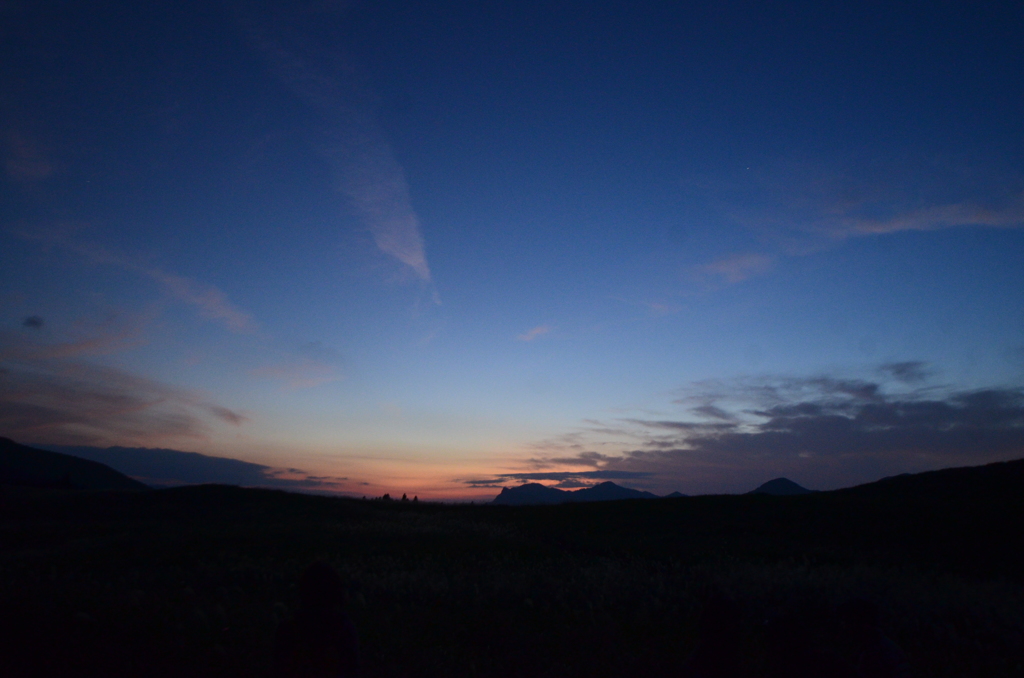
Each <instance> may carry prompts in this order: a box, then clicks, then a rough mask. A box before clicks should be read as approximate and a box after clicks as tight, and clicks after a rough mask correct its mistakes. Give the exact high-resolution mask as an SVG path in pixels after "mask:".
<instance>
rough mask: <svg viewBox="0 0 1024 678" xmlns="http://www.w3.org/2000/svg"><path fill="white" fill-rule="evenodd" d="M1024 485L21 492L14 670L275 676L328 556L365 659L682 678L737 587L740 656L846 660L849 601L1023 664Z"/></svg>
mask: <svg viewBox="0 0 1024 678" xmlns="http://www.w3.org/2000/svg"><path fill="white" fill-rule="evenodd" d="M1022 489H1024V463H1022V462H1013V463H1010V464H1003V465H993V466H989V467H981V468H977V469H959V470H954V471H946V472H939V473H933V474H923V475H920V476H910V477H902V478H895V479H892V480H889V481H883V482H881V483H875V484H872V485H868V486H862V487H860V488H854V489H852V490H844V491H839V492H828V493H819V494H813V495H804V496H794V497H771V496H757V495H753V496H750V495H748V496H728V497H690V498H679V499H659V500H630V501H621V502H607V503H595V504H570V505H563V506H538V507H505V506H446V505H438V504H430V503H426V502H419V503H413V502H380V501H359V500H346V499H331V498H324V497H313V496H303V495H296V494H286V493H283V492H277V491H268V490H252V489H239V488H234V487H226V486H200V487H188V488H179V489H171V490H160V491H149V492H81V491H79V492H73V491H62V490H59V489H31V490H24V489H23V490H15V489H11V488H6V489H5V490H4V493H3V498H2V509H0V511H2V513H0V516H2V523H0V525H2V532H0V535H2V542H0V605H2V608H0V610H2V615H0V624H2V627H0V662H2V663H3V665H2V666H0V674H3V675H5V676H21V675H75V676H83V675H104V676H118V675H133V676H172V675H173V676H264V675H269V672H270V658H271V654H272V648H273V638H274V633H275V629H276V628H277V627H278V625H279V624H280V622H281V621H282V620H284V619H287V618H289V617H290V616H291V615H292V614H293V612H294V610H295V608H296V605H297V602H298V601H297V591H296V582H297V580H298V578H299V576H300V574H301V572H302V571H303V569H304V568H305V567H306V566H307V565H308V564H309V563H310V562H312V561H314V560H317V559H326V560H327V561H329V562H330V563H331V564H333V566H334V567H335V568H336V569H337V571H338V572H340V573H341V575H342V576H343V577H344V578H345V580H346V582H347V583H348V594H347V595H348V610H349V613H350V615H351V617H352V619H353V621H354V623H355V626H356V628H357V629H358V633H359V637H360V643H361V648H362V649H361V652H362V665H363V672H364V674H365V675H368V676H434V675H445V676H477V675H479V676H626V675H637V676H653V675H679V671H680V668H681V666H682V665H683V663H684V662H685V661H686V659H687V657H688V656H689V655H690V654H691V653H692V652H693V650H694V648H695V647H696V646H697V644H698V642H699V639H700V638H701V633H702V630H701V628H700V626H701V623H702V622H701V619H702V616H701V615H702V610H703V609H705V607H706V605H707V601H708V600H710V599H722V598H724V599H727V600H729V601H734V602H735V606H734V607H733V608H731V609H733V610H735V618H734V619H733V620H732V621H733V622H734V628H735V634H736V647H737V649H738V657H739V661H740V664H741V668H742V670H743V671H744V675H752V676H765V675H770V671H771V667H772V657H773V656H775V654H777V651H778V649H779V648H778V646H779V643H780V642H795V643H797V644H798V645H800V646H801V647H802V648H804V649H807V648H810V649H811V650H813V653H816V654H815V656H819V657H821V658H822V659H821V662H822V664H821V666H826V663H828V662H831V663H830V664H827V665H828V666H831V667H839V668H836V669H834V672H833V670H832V669H825V670H823V671H821V672H819V673H816V674H813V675H837V676H841V675H844V674H843V673H842V671H843V670H845V669H844V668H843V667H847V668H849V667H851V666H853V665H854V664H855V663H856V653H857V649H856V647H855V643H854V641H853V640H852V636H851V633H850V628H849V626H848V624H847V622H846V621H844V618H843V615H842V612H841V610H842V609H843V606H844V605H845V604H847V603H849V602H850V601H851V600H864V599H870V600H871V601H874V602H875V603H877V605H878V607H879V610H880V613H881V617H880V623H881V628H882V630H883V631H884V633H885V634H886V635H887V636H888V637H889V638H891V639H892V640H894V641H895V642H896V643H897V644H898V645H899V646H900V647H902V648H903V650H905V652H906V653H907V655H908V657H909V659H910V663H911V665H912V667H913V671H914V675H917V676H936V677H941V676H950V677H953V676H956V677H958V678H961V677H966V676H985V677H997V676H1020V675H1022V663H1024V645H1022V638H1024V636H1022V631H1024V545H1022V539H1021V526H1022V525H1024V492H1022V491H1021V490H1022ZM704 618H706V616H705V617H704ZM778 620H786V621H785V625H784V627H785V628H786V629H788V635H787V638H788V640H784V641H780V639H779V636H778V633H777V632H776V630H777V629H778V628H779V627H780V626H779V624H777V623H775V622H777V621H778ZM791 675H797V674H795V673H791ZM802 675H803V674H802ZM806 675H812V674H806ZM854 675H855V674H854Z"/></svg>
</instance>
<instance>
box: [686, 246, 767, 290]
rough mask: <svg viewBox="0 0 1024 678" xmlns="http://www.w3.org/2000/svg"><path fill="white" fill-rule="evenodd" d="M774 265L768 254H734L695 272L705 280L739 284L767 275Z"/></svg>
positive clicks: (705, 265)
mask: <svg viewBox="0 0 1024 678" xmlns="http://www.w3.org/2000/svg"><path fill="white" fill-rule="evenodd" d="M774 265H775V258H774V257H773V256H771V255H768V254H761V253H746V254H736V255H732V256H729V257H725V258H723V259H718V260H716V261H713V262H711V263H710V264H704V265H703V266H700V267H698V269H697V272H698V274H700V275H701V277H704V278H705V279H714V280H717V281H720V282H726V283H729V284H736V283H741V282H743V281H744V280H747V279H748V278H753V277H754V276H758V275H762V274H764V273H767V272H768V271H770V270H771V269H772V267H773V266H774Z"/></svg>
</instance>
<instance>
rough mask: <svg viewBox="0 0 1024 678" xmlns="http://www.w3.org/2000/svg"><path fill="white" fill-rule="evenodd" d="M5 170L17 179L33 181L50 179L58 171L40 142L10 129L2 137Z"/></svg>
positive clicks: (0, 147) (1, 145) (9, 175)
mask: <svg viewBox="0 0 1024 678" xmlns="http://www.w3.org/2000/svg"><path fill="white" fill-rule="evenodd" d="M0 149H2V154H3V162H4V170H5V171H6V173H7V176H8V177H10V178H11V179H14V180H16V181H22V182H32V181H41V180H43V179H48V178H49V177H51V176H52V175H53V174H54V173H55V172H56V171H57V167H56V164H55V163H54V162H53V161H52V160H51V159H50V158H49V156H48V155H47V153H45V152H44V151H43V149H42V148H41V146H40V144H39V142H38V141H37V140H36V139H35V138H33V137H32V136H30V135H27V134H25V133H23V132H20V131H16V130H9V131H7V132H6V133H5V134H3V136H2V137H0Z"/></svg>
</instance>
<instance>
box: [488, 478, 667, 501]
mask: <svg viewBox="0 0 1024 678" xmlns="http://www.w3.org/2000/svg"><path fill="white" fill-rule="evenodd" d="M617 499H658V495H656V494H651V493H650V492H644V491H643V490H633V489H630V488H628V487H622V486H621V485H616V484H615V483H613V482H611V481H607V482H603V483H599V484H597V485H594V486H593V487H585V488H583V489H582V490H575V491H566V490H559V489H557V488H554V487H547V486H545V485H541V484H540V483H527V484H525V485H520V486H519V487H503V488H502V489H501V494H499V495H498V496H497V497H495V498H494V500H493V501H491V503H492V504H500V505H505V506H526V505H541V504H569V503H578V502H591V501H615V500H617Z"/></svg>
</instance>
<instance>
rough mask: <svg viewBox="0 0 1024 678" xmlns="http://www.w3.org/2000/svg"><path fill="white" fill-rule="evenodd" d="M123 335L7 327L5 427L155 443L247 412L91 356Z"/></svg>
mask: <svg viewBox="0 0 1024 678" xmlns="http://www.w3.org/2000/svg"><path fill="white" fill-rule="evenodd" d="M122 339H123V337H119V336H116V335H115V336H113V337H112V338H103V337H100V338H95V339H92V340H83V341H79V342H71V343H65V344H49V345H46V344H38V343H31V342H28V341H26V340H24V339H23V338H21V337H17V336H14V335H11V334H7V333H0V432H2V434H3V435H6V436H8V437H10V438H13V439H15V440H19V441H22V442H25V443H28V444H31V443H38V442H45V443H55V444H56V443H61V444H84V445H90V444H125V443H128V444H140V443H141V444H152V443H153V442H156V441H161V440H169V439H182V438H189V439H195V438H202V437H203V436H205V435H206V434H207V432H208V431H209V430H210V423H209V420H210V418H211V417H212V418H213V419H215V420H218V421H221V422H225V423H228V424H230V425H232V426H240V425H242V424H243V423H245V421H247V419H246V417H245V416H244V415H242V414H239V413H238V412H235V411H234V410H231V409H229V408H227V407H224V406H222V405H219V404H216V403H210V402H208V401H207V400H206V399H205V398H204V397H203V396H201V395H199V394H197V393H194V392H191V391H187V390H183V389H179V388H175V387H173V386H169V385H167V384H163V383H160V382H158V381H155V380H152V379H148V378H145V377H142V376H139V375H136V374H132V373H131V372H127V371H124V370H120V369H116V368H112V367H106V366H100V365H94V364H90V363H88V362H86V361H85V360H83V357H85V356H88V355H96V354H102V353H103V352H105V351H107V350H109V348H110V347H111V346H112V345H113V346H116V345H117V344H118V342H119V341H121V340H122Z"/></svg>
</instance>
